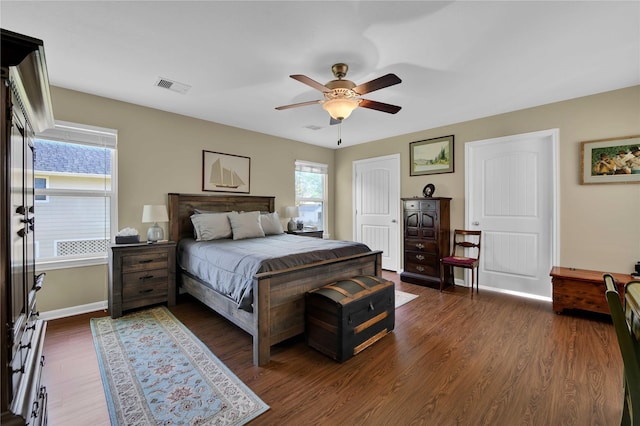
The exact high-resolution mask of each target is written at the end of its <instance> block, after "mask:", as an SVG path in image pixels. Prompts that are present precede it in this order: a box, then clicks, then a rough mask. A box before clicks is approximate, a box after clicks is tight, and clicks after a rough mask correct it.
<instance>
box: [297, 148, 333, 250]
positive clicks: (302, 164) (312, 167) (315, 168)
mask: <svg viewBox="0 0 640 426" xmlns="http://www.w3.org/2000/svg"><path fill="white" fill-rule="evenodd" d="M298 172H306V173H318V174H321V175H323V179H322V198H317V197H299V196H298V191H297V188H295V186H296V184H297V173H298ZM328 180H329V165H328V164H323V163H316V162H312V161H304V160H296V161H295V168H294V197H295V205H296V206H299V205H300V202H305V201H307V202H321V203H322V233H323V238H328V235H329V215H328V210H329V185H328Z"/></svg>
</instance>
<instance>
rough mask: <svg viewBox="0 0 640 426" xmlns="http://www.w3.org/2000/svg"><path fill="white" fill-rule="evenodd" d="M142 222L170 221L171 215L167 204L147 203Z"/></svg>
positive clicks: (143, 210)
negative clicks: (154, 204) (155, 204)
mask: <svg viewBox="0 0 640 426" xmlns="http://www.w3.org/2000/svg"><path fill="white" fill-rule="evenodd" d="M142 222H143V223H152V222H153V223H155V222H169V215H168V214H167V206H164V205H159V206H153V205H145V206H144V208H143V209H142Z"/></svg>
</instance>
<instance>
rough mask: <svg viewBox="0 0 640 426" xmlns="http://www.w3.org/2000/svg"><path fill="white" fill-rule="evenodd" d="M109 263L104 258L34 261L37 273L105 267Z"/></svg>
mask: <svg viewBox="0 0 640 426" xmlns="http://www.w3.org/2000/svg"><path fill="white" fill-rule="evenodd" d="M108 262H109V260H108V259H107V257H106V256H100V257H90V258H82V259H64V260H43V261H36V269H37V270H38V271H52V270H54V269H67V268H81V267H84V266H96V265H106V264H107V263H108Z"/></svg>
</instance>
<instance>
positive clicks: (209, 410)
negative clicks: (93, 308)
mask: <svg viewBox="0 0 640 426" xmlns="http://www.w3.org/2000/svg"><path fill="white" fill-rule="evenodd" d="M91 331H92V332H93V337H94V343H95V347H96V352H97V353H98V362H99V364H100V372H101V374H102V383H103V385H104V390H105V395H106V397H107V405H108V406H109V417H110V419H111V424H112V425H114V426H116V425H118V426H125V425H127V426H130V425H140V426H143V425H144V426H148V425H155V424H158V425H213V424H216V425H218V424H220V425H243V424H245V423H247V422H249V421H251V420H252V419H254V418H256V417H257V416H259V415H260V414H262V413H264V412H265V411H266V410H268V409H269V406H268V405H266V404H265V403H264V402H262V400H260V398H258V397H257V396H256V395H255V394H254V393H253V392H252V391H251V389H249V388H248V387H247V386H246V385H245V384H244V383H242V382H241V381H240V380H239V379H238V378H237V377H236V376H235V375H234V374H233V373H232V372H231V371H230V370H229V369H228V368H227V367H226V366H225V365H224V364H223V363H222V362H221V361H220V360H219V359H218V358H216V356H215V355H213V354H212V353H211V351H209V349H208V348H207V347H206V346H205V345H204V344H203V343H202V342H200V340H198V339H197V338H196V337H195V336H194V335H193V334H192V333H191V332H190V331H189V330H188V329H187V328H186V327H185V326H184V325H183V324H182V323H180V322H179V321H178V320H177V319H176V318H175V317H174V316H173V315H172V314H171V312H169V310H168V309H167V308H165V307H163V306H161V307H156V308H152V309H147V310H144V311H139V312H135V313H132V314H129V315H125V316H123V317H121V318H118V319H115V320H114V319H111V318H110V317H103V318H93V319H91Z"/></svg>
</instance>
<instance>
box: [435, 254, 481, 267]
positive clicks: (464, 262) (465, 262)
mask: <svg viewBox="0 0 640 426" xmlns="http://www.w3.org/2000/svg"><path fill="white" fill-rule="evenodd" d="M475 261H476V259H472V258H470V257H458V256H449V257H443V258H442V262H444V263H449V264H451V265H458V266H467V267H469V266H471V265H473V263H474V262H475Z"/></svg>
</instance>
